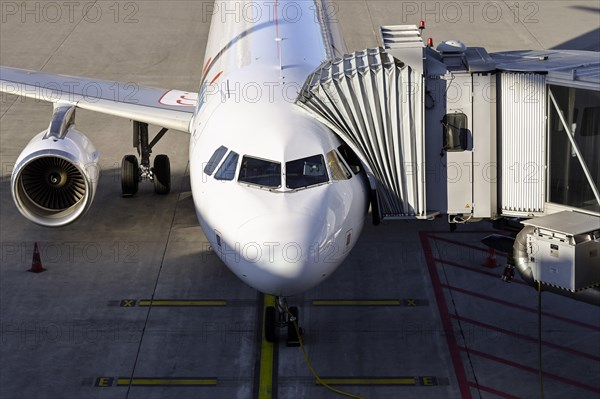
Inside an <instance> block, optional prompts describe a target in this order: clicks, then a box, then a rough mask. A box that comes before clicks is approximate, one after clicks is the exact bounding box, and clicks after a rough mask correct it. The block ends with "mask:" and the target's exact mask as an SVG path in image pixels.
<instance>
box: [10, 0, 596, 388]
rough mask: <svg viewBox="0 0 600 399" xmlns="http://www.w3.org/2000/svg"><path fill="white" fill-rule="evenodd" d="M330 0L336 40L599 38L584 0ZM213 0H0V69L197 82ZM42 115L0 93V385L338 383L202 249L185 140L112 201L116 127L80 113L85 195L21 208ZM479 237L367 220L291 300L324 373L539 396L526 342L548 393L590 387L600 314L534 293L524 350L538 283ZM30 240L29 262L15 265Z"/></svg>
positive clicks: (527, 43) (160, 149)
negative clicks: (45, 208)
mask: <svg viewBox="0 0 600 399" xmlns="http://www.w3.org/2000/svg"><path fill="white" fill-rule="evenodd" d="M217 4H218V5H219V4H220V5H219V6H220V7H225V6H226V4H225V3H224V2H217ZM333 4H334V6H333V8H331V11H330V12H331V13H332V14H333V16H334V17H335V18H337V19H338V20H339V25H340V29H341V32H342V35H343V36H344V38H345V40H346V44H347V46H348V49H349V50H351V51H352V50H357V49H362V48H365V47H368V46H375V45H377V44H378V40H379V39H378V34H377V31H378V27H379V26H380V25H384V24H407V23H418V21H419V20H421V19H426V20H427V29H426V31H425V33H424V36H426V37H430V36H431V37H433V38H434V42H436V43H437V42H439V40H442V39H459V40H462V41H464V42H465V43H466V44H467V45H469V46H481V47H486V48H487V49H488V51H501V50H511V49H543V48H554V47H561V48H578V49H588V50H595V51H599V50H600V48H599V46H600V37H599V32H600V31H599V29H598V27H599V26H600V10H599V9H598V4H597V2H596V1H587V2H586V1H581V2H579V1H569V2H559V1H544V2H541V1H540V2H531V1H521V2H466V1H465V2H461V1H458V2H400V1H379V0H375V1H339V2H335V3H333ZM210 5H211V2H200V1H198V2H193V1H141V2H140V1H123V2H113V1H97V2H62V1H57V2H52V1H48V2H46V1H44V2H39V1H31V2H25V3H22V2H13V1H0V11H1V14H0V21H1V22H0V64H2V65H7V66H13V67H20V68H27V69H34V70H43V71H46V72H51V73H61V74H67V75H76V76H88V77H95V78H99V79H109V80H118V81H122V82H135V83H136V84H139V85H145V86H154V87H162V88H176V89H181V90H190V91H195V90H196V89H197V87H198V83H199V82H198V80H199V75H200V69H201V65H203V57H204V48H205V41H206V37H207V34H208V27H209V23H210V18H211V14H212V13H213V12H214V8H211V7H210ZM211 10H213V11H211ZM223 10H224V8H221V11H223ZM216 15H218V16H220V17H227V16H226V15H224V14H216ZM229 17H235V12H234V14H230V15H229ZM50 115H51V106H50V105H48V104H45V103H41V102H36V101H34V100H23V99H17V98H15V97H13V96H6V95H2V97H1V103H0V164H1V165H2V177H1V180H0V205H1V208H0V218H1V219H0V241H1V253H0V256H1V266H0V314H1V315H0V317H1V320H0V398H2V399H28V398H40V399H43V398H48V399H58V398H60V399H62V398H77V399H79V398H128V399H134V398H140V399H141V398H161V399H165V398H180V399H197V398H207V399H233V398H239V399H251V398H252V399H267V398H271V399H300V398H307V399H318V398H334V397H338V396H337V395H336V394H334V393H332V392H330V391H328V390H326V389H325V388H324V387H323V386H321V385H319V384H317V382H316V380H315V378H314V377H313V376H312V375H311V373H310V371H309V369H308V367H307V365H306V364H305V361H304V358H303V355H302V352H301V351H300V349H299V348H289V347H286V345H285V330H282V331H281V333H282V336H281V337H280V338H281V339H280V341H279V343H277V344H275V345H270V344H268V343H266V342H264V339H263V331H262V317H263V312H264V307H265V304H268V303H269V301H270V300H271V298H270V297H268V296H267V297H265V296H263V295H262V294H259V293H257V292H256V291H254V290H253V289H251V288H249V287H247V286H246V285H244V284H243V283H242V282H241V281H240V280H238V279H237V278H236V277H235V276H234V275H233V274H232V273H230V272H229V270H228V269H227V268H226V267H225V266H224V265H223V264H222V263H221V262H220V261H219V260H218V258H217V257H216V256H215V255H214V254H213V253H212V251H211V249H210V247H209V246H208V243H207V240H206V238H205V237H204V235H203V233H202V231H201V229H200V227H199V226H198V223H197V220H196V216H195V214H194V210H193V203H192V198H191V193H190V184H189V175H188V171H187V165H188V160H187V158H188V154H187V146H188V140H189V136H188V135H187V134H184V133H180V132H175V131H172V132H169V133H168V134H167V135H166V136H165V138H164V139H163V140H162V141H161V142H160V143H159V144H158V146H157V148H156V150H155V152H154V154H159V153H166V154H168V155H169V156H170V158H171V169H172V182H173V189H172V193H171V194H169V195H168V196H164V197H163V196H157V195H154V193H153V190H152V186H151V184H143V185H141V186H140V191H139V193H138V194H137V196H136V197H134V198H129V199H124V198H121V196H120V180H119V179H120V177H119V168H120V163H121V158H122V156H123V155H125V154H127V153H134V149H133V148H131V147H130V145H131V144H130V143H131V122H130V121H127V120H122V119H119V118H115V117H109V116H104V115H99V114H94V113H91V112H88V111H82V110H78V111H77V126H78V128H79V129H80V130H81V131H83V132H84V133H85V134H86V135H87V136H88V137H89V138H90V139H91V140H92V141H93V142H94V143H95V144H96V146H97V147H98V148H99V150H100V152H101V158H100V162H101V166H102V178H101V179H100V182H99V185H98V192H97V194H96V197H95V201H94V204H93V206H92V208H91V210H90V211H89V212H88V213H87V214H86V215H85V216H84V217H83V218H81V219H80V220H79V221H77V222H76V223H74V224H72V225H69V226H67V227H64V228H60V229H48V228H42V227H39V226H36V225H34V224H32V223H30V222H28V221H27V220H26V219H24V218H23V217H22V216H21V215H20V214H19V213H18V211H17V210H16V208H15V206H14V204H13V202H12V198H11V193H10V172H11V170H12V167H13V165H14V162H15V160H16V158H17V156H18V155H19V153H20V152H21V150H22V149H23V148H24V147H25V145H26V144H27V142H28V141H29V140H30V139H31V138H32V137H33V136H34V135H35V134H36V133H38V132H40V131H42V130H44V129H45V128H46V127H47V125H48V122H49V118H50ZM153 131H155V132H157V131H158V128H157V127H154V129H153ZM490 232H492V230H491V226H490V225H489V224H487V223H479V224H473V225H470V226H461V227H459V229H458V230H457V231H456V232H454V233H450V232H449V229H448V225H447V223H445V221H444V220H443V219H437V220H436V221H432V222H423V221H394V222H384V223H382V225H380V226H377V227H375V226H372V225H370V224H368V225H366V226H365V230H364V231H363V233H362V236H361V238H360V240H359V242H358V244H357V246H356V247H355V248H354V250H353V251H352V253H351V254H350V256H349V257H348V259H347V261H346V262H345V264H344V265H342V267H341V268H340V269H339V270H338V271H337V272H336V273H335V274H334V275H333V276H332V277H331V278H329V279H328V280H327V281H326V282H325V283H323V284H322V285H320V286H318V287H317V288H315V289H313V290H311V291H308V292H306V293H305V294H303V295H299V296H297V297H294V298H290V304H293V305H297V306H299V307H300V324H301V326H302V327H303V329H304V331H305V347H306V351H307V353H308V357H309V359H310V361H311V362H312V365H313V366H314V368H315V369H316V371H317V372H318V373H319V375H320V376H321V377H322V379H323V380H324V381H325V382H329V383H330V384H331V385H332V386H334V387H335V388H337V389H342V390H344V391H347V392H351V393H353V394H355V395H359V396H361V397H364V398H369V399H400V398H402V399H404V398H444V399H446V398H461V397H462V398H536V397H537V398H539V397H541V394H540V390H541V387H540V378H539V370H540V367H539V366H540V362H539V359H538V350H539V348H540V347H541V352H542V362H541V365H542V367H541V368H542V373H541V375H542V377H543V378H542V381H543V390H544V393H545V396H544V397H545V398H557V399H563V398H598V397H600V309H598V308H596V307H593V306H591V305H587V304H584V303H579V302H575V301H572V300H570V299H565V298H562V297H558V296H556V295H553V294H546V293H544V294H542V296H541V304H542V306H541V321H542V323H541V330H542V340H541V346H540V345H538V339H537V337H538V328H539V325H538V316H539V313H538V295H537V293H536V291H535V290H533V289H532V288H530V287H527V286H525V285H524V284H522V283H521V282H520V281H519V280H518V279H516V280H515V281H514V282H513V283H511V284H506V283H503V282H502V281H501V280H500V278H499V275H500V274H501V273H502V269H503V267H502V264H503V262H504V261H505V258H504V257H503V256H501V255H500V254H499V255H498V261H499V263H500V265H499V266H498V267H495V268H489V267H484V266H482V263H483V262H484V260H485V258H486V252H485V249H484V248H483V247H482V245H481V244H480V240H481V238H483V237H485V236H486V235H487V234H489V233H490ZM35 242H37V243H39V246H40V253H41V259H42V263H43V266H44V268H46V269H47V271H46V272H44V273H40V274H33V273H27V272H26V270H27V269H29V267H30V266H31V259H32V251H33V245H34V243H35Z"/></svg>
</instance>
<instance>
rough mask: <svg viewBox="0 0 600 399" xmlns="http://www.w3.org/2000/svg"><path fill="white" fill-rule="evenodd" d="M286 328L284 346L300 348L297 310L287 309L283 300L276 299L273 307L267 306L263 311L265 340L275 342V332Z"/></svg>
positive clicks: (293, 307)
mask: <svg viewBox="0 0 600 399" xmlns="http://www.w3.org/2000/svg"><path fill="white" fill-rule="evenodd" d="M286 327H287V337H286V346H289V347H295V346H300V335H302V328H300V327H299V326H298V308H297V307H296V306H291V307H288V304H287V301H286V299H285V298H282V297H277V300H276V303H275V306H267V308H266V310H265V339H266V340H267V342H277V335H278V334H277V331H278V330H280V329H282V328H286Z"/></svg>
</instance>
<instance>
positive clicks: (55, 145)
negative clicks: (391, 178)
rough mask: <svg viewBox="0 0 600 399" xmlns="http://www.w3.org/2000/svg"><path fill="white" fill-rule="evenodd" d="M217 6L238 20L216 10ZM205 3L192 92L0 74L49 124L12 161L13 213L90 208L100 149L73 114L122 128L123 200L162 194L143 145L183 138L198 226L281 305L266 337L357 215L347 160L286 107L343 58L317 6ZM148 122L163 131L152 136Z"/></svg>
mask: <svg viewBox="0 0 600 399" xmlns="http://www.w3.org/2000/svg"><path fill="white" fill-rule="evenodd" d="M226 6H230V7H231V8H230V14H231V10H238V14H236V15H229V14H227V12H225V11H226V10H221V11H224V12H219V10H217V8H218V7H226ZM214 7H215V9H214V10H213V11H214V16H213V18H212V22H211V27H210V33H209V36H208V44H207V50H206V55H205V61H204V64H203V66H202V68H201V70H202V76H201V79H200V89H199V92H198V94H196V93H190V92H185V91H179V90H167V89H154V88H145V87H138V86H135V85H132V84H129V83H117V82H109V81H101V80H95V79H88V78H80V77H71V76H63V75H53V74H46V73H42V72H34V71H28V70H22V69H15V68H9V67H2V69H1V70H0V90H1V91H3V92H6V93H11V94H16V95H21V96H27V97H33V98H36V99H43V100H47V101H51V102H52V103H53V104H54V111H53V115H52V119H51V122H50V124H49V127H48V129H46V130H44V131H43V132H41V133H39V134H38V135H36V136H35V137H34V138H33V139H32V140H31V142H30V143H29V144H28V145H27V146H26V147H25V149H24V150H23V152H22V153H21V155H20V156H19V157H18V159H17V161H16V164H15V167H14V170H13V173H12V177H11V187H12V195H13V199H14V202H15V204H16V206H17V208H18V210H19V211H20V212H21V213H22V214H23V216H25V217H26V218H27V219H29V220H31V221H32V222H34V223H37V224H39V225H42V226H48V227H61V226H65V225H68V224H69V223H72V222H74V221H76V220H77V219H78V218H79V217H81V216H83V214H84V213H85V212H86V211H87V210H88V209H89V208H90V206H91V204H92V201H93V198H94V195H95V192H96V189H97V176H98V162H99V161H98V160H99V151H98V149H97V148H96V147H95V146H94V145H93V144H92V142H91V141H90V140H89V138H87V137H86V136H85V135H84V134H83V133H81V132H80V131H79V130H77V129H76V128H75V112H76V109H77V108H81V109H87V110H92V111H97V112H101V113H105V114H108V115H113V116H119V117H123V118H128V119H131V120H133V139H134V146H135V147H136V148H137V150H138V156H135V155H126V156H124V158H123V160H122V166H121V188H122V195H123V197H131V196H133V195H135V194H136V192H137V190H138V184H139V183H140V182H142V181H152V182H153V184H154V189H155V192H156V193H158V194H167V193H169V191H170V162H169V158H168V156H166V155H163V154H160V155H157V156H155V157H154V161H153V165H152V166H151V165H150V159H151V154H152V148H153V146H154V145H155V144H156V142H158V140H160V139H161V137H163V136H164V134H165V133H166V132H167V129H176V130H181V131H184V132H188V133H189V134H190V143H189V162H190V181H191V189H192V196H193V200H194V206H195V211H196V214H197V218H198V221H199V223H200V226H201V228H202V230H203V232H204V234H205V235H206V237H207V239H208V241H209V242H210V245H211V247H212V248H213V249H214V252H215V253H216V254H217V255H218V256H219V257H220V259H221V260H222V261H223V263H224V264H225V265H226V266H227V267H228V268H229V269H230V270H231V271H232V272H233V273H235V274H236V275H237V276H238V277H239V278H240V279H241V280H242V281H244V282H245V283H246V284H248V285H250V286H251V287H253V288H255V289H257V290H259V291H261V292H263V293H265V294H271V295H274V296H276V297H277V298H278V299H279V300H278V301H276V303H277V312H278V315H276V313H275V312H276V310H275V308H274V307H271V308H269V309H268V310H267V312H268V313H267V323H268V325H269V331H271V332H270V333H268V339H269V340H273V339H274V335H273V334H274V333H273V332H272V331H273V328H274V326H275V324H276V320H279V322H280V323H287V322H289V318H290V317H291V316H292V315H293V316H294V317H297V309H292V312H290V311H289V310H288V308H287V304H286V301H285V298H286V297H289V296H292V295H296V294H300V293H302V292H304V291H306V290H309V289H311V288H313V287H315V286H316V285H318V284H319V283H321V282H323V281H324V280H325V279H326V278H328V277H329V276H331V275H332V274H333V272H334V271H335V270H336V269H337V268H338V267H339V266H340V265H341V264H342V263H343V261H344V259H345V258H346V257H347V255H348V254H349V253H350V251H351V250H352V248H353V247H354V245H355V244H356V242H357V240H358V238H359V236H360V234H361V231H362V228H363V225H364V222H365V219H366V216H367V213H368V209H369V205H370V199H369V195H370V190H369V187H368V181H367V177H366V174H365V171H364V170H363V168H362V166H361V163H360V160H359V159H358V158H357V156H356V154H354V153H353V152H352V150H351V149H350V148H349V147H348V146H347V145H345V144H344V142H343V141H342V140H341V139H340V138H339V137H337V136H336V135H335V134H334V133H333V132H332V131H331V130H330V129H329V128H328V127H326V126H325V125H324V124H322V123H320V122H318V121H317V120H315V119H314V118H313V117H311V116H310V115H309V114H308V113H305V111H303V110H301V109H300V108H299V107H297V106H295V105H294V100H295V98H296V96H297V94H298V91H299V89H300V88H301V87H302V85H303V83H304V81H305V80H306V78H307V76H308V75H309V74H310V73H312V72H313V71H314V70H315V69H316V68H317V67H318V66H319V65H320V64H321V63H322V62H323V61H325V60H327V59H331V58H332V57H334V56H335V55H338V56H339V55H342V54H344V53H345V52H346V51H345V48H344V45H343V42H342V41H341V40H340V35H339V33H338V32H337V31H336V26H335V24H333V23H332V21H331V20H330V18H329V15H328V14H330V8H328V6H327V4H326V3H325V2H321V1H300V2H298V1H288V0H275V1H273V2H251V1H239V2H236V3H233V2H226V3H225V2H215V4H214ZM234 14H235V13H234ZM90 87H91V88H93V89H94V90H90V89H89V88H90ZM91 93H92V94H91ZM148 124H152V125H156V126H160V127H162V130H161V131H160V132H159V133H158V134H157V135H156V136H155V137H154V138H153V139H152V140H150V137H149V133H148ZM292 332H293V331H292Z"/></svg>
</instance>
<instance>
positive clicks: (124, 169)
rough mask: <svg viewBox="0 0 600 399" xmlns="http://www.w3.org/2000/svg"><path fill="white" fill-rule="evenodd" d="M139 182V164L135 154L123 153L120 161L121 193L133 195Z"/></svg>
mask: <svg viewBox="0 0 600 399" xmlns="http://www.w3.org/2000/svg"><path fill="white" fill-rule="evenodd" d="M139 183H140V166H139V164H138V160H137V157H136V156H135V155H125V156H124V157H123V161H122V162H121V195H122V196H123V197H133V196H134V195H135V193H137V191H138V185H139Z"/></svg>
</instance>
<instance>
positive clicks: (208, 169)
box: [204, 146, 227, 176]
mask: <svg viewBox="0 0 600 399" xmlns="http://www.w3.org/2000/svg"><path fill="white" fill-rule="evenodd" d="M226 152H227V147H224V146H220V147H219V148H217V149H216V150H215V152H214V153H213V154H212V156H211V157H210V159H209V160H208V163H207V164H206V166H205V167H204V173H206V174H207V175H209V176H210V175H212V174H213V172H214V171H215V169H217V166H218V165H219V162H221V159H223V157H224V156H225V153H226Z"/></svg>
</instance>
